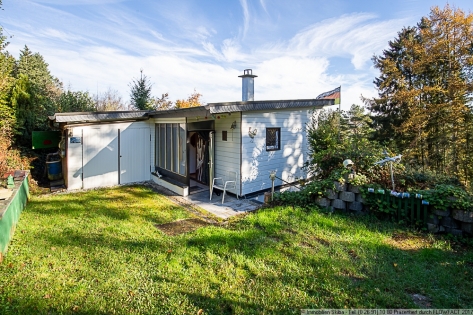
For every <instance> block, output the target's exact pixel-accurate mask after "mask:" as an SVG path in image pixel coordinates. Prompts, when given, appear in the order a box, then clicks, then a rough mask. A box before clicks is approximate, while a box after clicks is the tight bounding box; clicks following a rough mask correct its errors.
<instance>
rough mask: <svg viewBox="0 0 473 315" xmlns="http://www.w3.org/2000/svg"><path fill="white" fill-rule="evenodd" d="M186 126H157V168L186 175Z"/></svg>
mask: <svg viewBox="0 0 473 315" xmlns="http://www.w3.org/2000/svg"><path fill="white" fill-rule="evenodd" d="M186 139H187V136H186V125H185V124H176V123H174V124H156V166H158V167H160V168H162V169H165V170H167V171H170V172H172V173H175V174H178V175H181V176H185V175H186Z"/></svg>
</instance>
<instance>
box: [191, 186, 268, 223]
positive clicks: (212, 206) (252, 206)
mask: <svg viewBox="0 0 473 315" xmlns="http://www.w3.org/2000/svg"><path fill="white" fill-rule="evenodd" d="M182 198H183V199H185V200H187V201H189V202H191V203H193V204H194V205H196V206H198V207H200V208H202V209H204V210H205V211H208V212H210V213H212V214H213V215H215V216H217V217H219V218H222V219H228V218H230V217H233V216H235V215H238V214H242V213H245V212H250V211H254V210H256V209H258V208H259V207H260V206H261V204H259V203H257V202H253V201H251V200H247V199H236V197H234V196H232V195H228V194H227V195H225V202H224V203H223V204H222V196H221V195H220V196H217V195H216V194H214V195H213V196H212V200H210V192H209V191H208V190H207V191H201V192H199V193H196V194H192V195H189V196H187V197H182Z"/></svg>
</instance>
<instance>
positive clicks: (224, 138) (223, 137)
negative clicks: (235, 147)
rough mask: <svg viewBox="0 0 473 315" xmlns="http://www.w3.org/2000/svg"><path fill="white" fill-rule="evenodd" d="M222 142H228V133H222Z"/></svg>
mask: <svg viewBox="0 0 473 315" xmlns="http://www.w3.org/2000/svg"><path fill="white" fill-rule="evenodd" d="M222 141H227V132H226V131H222Z"/></svg>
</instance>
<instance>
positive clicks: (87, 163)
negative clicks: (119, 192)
mask: <svg viewBox="0 0 473 315" xmlns="http://www.w3.org/2000/svg"><path fill="white" fill-rule="evenodd" d="M83 139H84V140H83V141H84V142H83V146H84V147H83V148H84V153H83V154H84V160H83V163H84V165H83V173H84V179H83V180H84V188H85V189H87V188H96V187H104V186H113V185H118V130H117V129H116V128H115V129H114V128H110V129H108V130H107V129H105V128H87V129H85V130H84V138H83Z"/></svg>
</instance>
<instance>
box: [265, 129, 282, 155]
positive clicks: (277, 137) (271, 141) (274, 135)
mask: <svg viewBox="0 0 473 315" xmlns="http://www.w3.org/2000/svg"><path fill="white" fill-rule="evenodd" d="M276 150H281V128H266V151H276Z"/></svg>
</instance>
